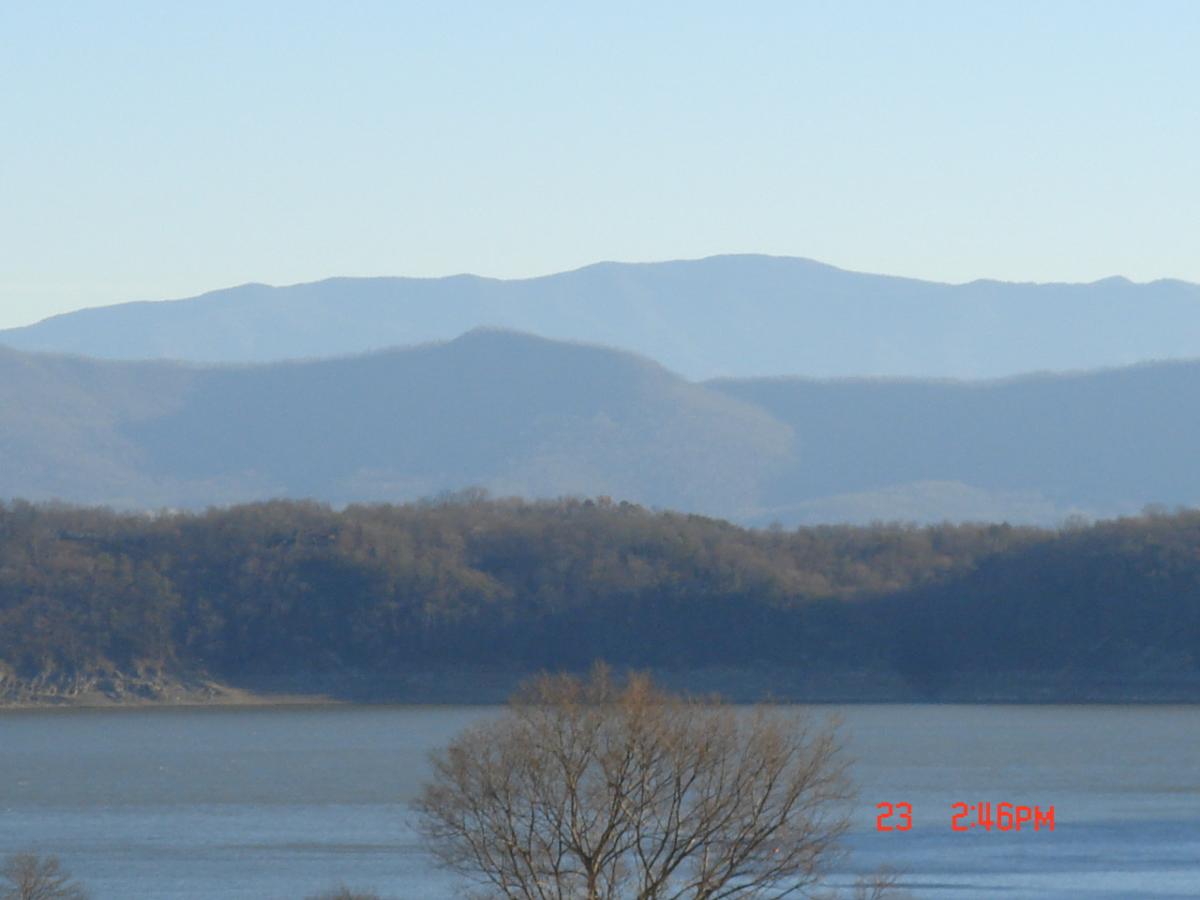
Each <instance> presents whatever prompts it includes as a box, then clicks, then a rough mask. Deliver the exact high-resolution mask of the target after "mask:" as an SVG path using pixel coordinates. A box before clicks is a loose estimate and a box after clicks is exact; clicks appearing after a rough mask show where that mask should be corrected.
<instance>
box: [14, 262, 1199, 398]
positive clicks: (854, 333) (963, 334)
mask: <svg viewBox="0 0 1200 900" xmlns="http://www.w3.org/2000/svg"><path fill="white" fill-rule="evenodd" d="M478 326H496V327H504V328H509V329H514V330H519V331H526V332H530V333H534V334H539V335H542V336H544V337H550V338H554V339H565V340H583V341H588V342H593V343H600V344H606V345H610V346H617V347H622V348H625V349H628V350H630V351H633V352H635V353H638V354H641V355H643V356H647V357H650V358H652V359H655V360H658V361H659V362H661V363H662V364H663V365H665V366H666V367H667V368H669V369H671V370H672V371H675V372H680V373H682V374H684V375H685V376H687V377H689V378H710V377H715V376H731V377H733V376H736V377H746V376H764V375H765V376H770V375H777V374H804V375H811V376H821V377H843V376H860V375H908V376H920V377H940V376H956V377H970V378H979V377H994V376H1002V375H1011V374H1018V373H1023V372H1029V371H1038V370H1064V369H1095V368H1098V367H1102V366H1114V365H1128V364H1132V363H1136V362H1140V361H1143V360H1147V359H1172V358H1190V357H1194V356H1196V355H1198V354H1200V286H1197V285H1194V284H1189V283H1186V282H1182V281H1173V280H1162V281H1155V282H1151V283H1148V284H1135V283H1133V282H1130V281H1128V280H1126V279H1124V278H1108V279H1104V280H1101V281H1097V282H1093V283H1091V284H1017V283H1007V282H998V281H986V280H981V281H973V282H970V283H967V284H961V285H950V284H939V283H936V282H928V281H920V280H916V279H909V278H896V277H890V276H883V275H870V274H864V273H857V272H848V271H844V270H841V269H837V268H835V267H832V266H827V265H824V264H822V263H818V262H814V261H812V260H806V259H797V258H788V257H769V256H751V255H745V256H717V257H709V258H707V259H700V260H684V261H674V262H662V263H598V264H596V265H592V266H587V267H585V268H582V269H578V270H575V271H572V272H564V273H560V274H555V275H548V276H543V277H539V278H529V279H519V280H509V281H503V280H497V279H488V278H481V277H477V276H473V275H458V276H452V277H448V278H427V279H420V278H332V279H328V280H325V281H319V282H314V283H310V284H299V285H292V286H288V287H268V286H266V285H261V284H249V285H243V286H241V287H235V288H229V289H226V290H221V291H214V292H211V293H208V294H204V295H201V296H199V297H193V298H187V299H183V300H174V301H164V302H138V303H127V304H119V305H116V306H109V307H104V308H98V309H87V310H80V311H79V312H75V313H68V314H65V315H61V316H56V317H54V318H51V319H47V320H45V321H43V322H40V323H37V324H34V325H30V326H26V327H24V328H15V329H8V330H6V331H0V344H6V345H8V346H12V347H15V348H17V349H24V350H37V351H58V352H70V353H80V354H84V355H89V356H95V357H102V358H110V359H150V358H170V359H182V360H192V361H204V362H265V361H276V360H281V359H298V358H315V357H328V356H335V355H345V354H350V353H358V352H363V351H368V350H375V349H381V348H384V347H389V346H396V345H413V344H419V343H424V342H428V341H436V340H449V339H452V338H454V337H456V336H458V335H459V334H462V333H463V332H465V331H468V330H470V329H472V328H475V327H478Z"/></svg>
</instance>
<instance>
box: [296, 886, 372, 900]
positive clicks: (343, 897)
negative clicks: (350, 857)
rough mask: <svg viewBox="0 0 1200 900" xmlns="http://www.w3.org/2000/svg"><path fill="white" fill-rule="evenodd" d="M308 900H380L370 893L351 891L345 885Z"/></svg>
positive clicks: (315, 895)
mask: <svg viewBox="0 0 1200 900" xmlns="http://www.w3.org/2000/svg"><path fill="white" fill-rule="evenodd" d="M308 900H381V898H380V896H379V895H378V894H376V893H374V892H372V891H353V890H351V889H350V888H348V887H346V886H345V885H341V886H339V887H336V888H334V889H333V890H331V891H325V892H324V893H322V894H314V895H313V896H311V897H309V898H308Z"/></svg>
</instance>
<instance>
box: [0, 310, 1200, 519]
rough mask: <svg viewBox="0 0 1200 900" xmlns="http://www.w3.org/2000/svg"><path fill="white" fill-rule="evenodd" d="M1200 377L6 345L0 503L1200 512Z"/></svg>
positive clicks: (536, 354)
mask: <svg viewBox="0 0 1200 900" xmlns="http://www.w3.org/2000/svg"><path fill="white" fill-rule="evenodd" d="M1198 391H1200V363H1164V364H1155V365H1142V366H1136V367H1132V368H1126V369H1120V370H1113V371H1106V372H1099V373H1092V374H1081V375H1055V376H1030V377H1024V378H1019V379H1009V380H1003V381H992V382H982V383H959V382H947V381H941V382H937V381H934V382H911V381H882V382H881V381H873V380H850V381H815V380H808V379H749V380H746V379H726V380H720V381H710V382H705V383H693V382H689V381H687V380H685V379H683V378H681V377H680V376H678V375H676V374H673V373H672V372H670V371H669V370H667V369H665V368H663V367H661V366H659V365H658V364H656V363H654V362H651V361H649V360H646V359H642V358H639V357H637V356H635V355H632V354H629V353H626V352H622V351H617V350H611V349H606V348H601V347H596V346H587V345H579V344H573V343H564V342H557V341H550V340H547V339H544V338H537V337H532V336H529V335H523V334H517V333H512V332H501V331H494V330H476V331H473V332H470V333H468V334H466V335H464V336H462V337H460V338H457V339H455V340H453V341H450V342H446V343H440V344H431V345H426V346H421V347H415V348H408V349H398V350H389V351H383V352H378V353H373V354H367V355H360V356H356V357H347V358H340V359H330V360H319V361H310V362H290V363H280V364H272V365H255V366H220V367H213V366H197V365H188V364H178V363H169V362H164V361H144V362H113V361H99V360H89V359H83V358H78V357H69V356H60V355H51V354H30V353H22V352H17V351H14V350H0V463H2V464H0V497H24V498H27V499H31V500H46V499H54V498H59V499H63V500H68V501H72V502H86V503H108V504H114V505H117V506H121V507H142V508H156V507H163V506H172V507H204V506H208V505H212V504H226V503H232V502H236V501H243V500H252V499H261V498H266V497H275V496H290V497H315V498H317V499H320V500H326V501H330V502H334V503H344V502H351V501H400V500H408V499H414V498H419V497H423V496H430V495H433V494H436V493H438V492H441V491H445V490H456V489H461V488H465V487H469V486H476V485H478V486H483V487H486V488H488V489H490V490H491V491H493V492H494V493H497V494H501V495H510V494H512V495H522V496H526V497H547V496H559V495H563V494H575V495H585V496H594V495H610V496H612V497H613V498H615V499H618V500H630V501H635V502H639V503H642V504H646V505H652V506H660V507H670V508H675V509H680V510H684V511H688V512H699V513H705V514H709V515H716V516H722V517H727V518H731V519H734V520H737V521H741V522H749V523H753V524H767V523H769V522H772V521H779V522H781V523H783V524H786V525H792V524H797V523H811V522H820V521H851V522H854V521H870V520H873V519H906V520H916V521H930V520H941V519H944V518H949V519H976V520H989V519H990V520H1008V521H1012V522H1050V523H1056V522H1059V521H1061V520H1062V519H1063V518H1064V517H1066V516H1068V515H1071V514H1073V513H1081V514H1085V515H1110V514H1113V513H1118V512H1126V511H1136V510H1138V509H1140V508H1141V507H1142V506H1144V505H1145V504H1147V503H1151V502H1158V503H1163V504H1167V505H1175V504H1195V503H1197V502H1200V467H1196V466H1195V464H1194V460H1195V450H1196V448H1197V447H1198V446H1200V421H1198V420H1197V419H1196V417H1194V416H1192V415H1190V413H1189V406H1190V399H1191V398H1193V397H1195V396H1197V392H1198Z"/></svg>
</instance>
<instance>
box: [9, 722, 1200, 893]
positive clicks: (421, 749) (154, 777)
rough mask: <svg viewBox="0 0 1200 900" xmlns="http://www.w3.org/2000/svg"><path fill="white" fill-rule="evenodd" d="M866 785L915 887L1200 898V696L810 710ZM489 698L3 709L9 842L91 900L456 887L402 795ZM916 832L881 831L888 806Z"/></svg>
mask: <svg viewBox="0 0 1200 900" xmlns="http://www.w3.org/2000/svg"><path fill="white" fill-rule="evenodd" d="M813 712H814V714H816V715H820V716H824V715H827V714H830V713H837V714H838V715H840V716H841V717H842V719H843V721H844V724H843V728H844V731H845V734H846V736H847V738H848V740H849V745H850V751H851V753H852V755H853V756H854V757H856V760H857V762H856V764H855V769H854V773H855V776H856V779H857V780H858V782H859V784H860V785H861V788H862V793H861V800H860V802H859V803H858V804H857V806H856V808H855V810H856V829H855V832H854V834H853V835H852V837H851V841H850V844H851V846H852V849H853V851H854V853H853V855H852V856H851V857H850V861H849V863H848V864H847V866H846V867H844V870H843V871H842V872H841V873H840V874H839V878H840V879H841V880H843V881H844V880H846V879H847V878H849V877H850V875H851V873H852V872H853V871H866V870H871V869H874V868H876V867H878V866H880V865H888V866H891V867H893V868H897V869H900V870H901V871H902V872H903V873H904V875H903V883H904V884H905V886H906V887H907V888H908V889H909V890H910V891H911V892H912V894H913V896H915V897H928V898H932V900H961V898H969V897H980V896H984V897H991V896H995V897H1004V898H1012V900H1017V898H1062V897H1080V898H1082V897H1093V898H1106V897H1112V898H1117V897H1120V898H1134V897H1155V898H1168V897H1171V898H1184V897H1188V898H1195V897H1198V896H1200V708H1198V707H1123V706H1103V707H1101V706H1088V707H1062V706H899V705H892V706H850V707H817V708H814V710H813ZM495 713H496V710H494V709H478V708H452V709H451V708H427V707H422V708H418V707H323V708H296V707H285V708H268V709H263V708H258V709H243V710H229V709H188V710H113V711H108V710H105V711H58V710H47V711H37V712H6V713H3V714H0V855H6V854H8V853H11V852H15V851H19V850H26V849H34V850H38V851H41V852H47V853H56V854H58V856H59V857H60V858H61V859H62V861H63V862H64V864H65V865H66V866H67V868H69V869H70V870H71V871H72V872H73V873H74V874H75V875H76V876H77V877H78V878H79V879H80V880H81V881H82V882H84V883H85V884H86V885H87V887H88V888H89V889H90V890H91V892H92V894H93V896H94V897H95V898H96V900H150V898H154V900H166V898H172V900H183V898H189V900H191V898H228V900H233V898H238V900H249V898H255V900H270V898H281V900H283V898H286V900H299V898H303V897H305V896H307V895H309V894H312V893H316V892H318V891H319V890H322V889H325V888H329V887H331V886H333V885H334V884H335V883H338V882H344V883H346V884H349V885H351V886H361V887H364V888H367V887H369V888H373V889H375V890H377V891H378V892H379V893H381V894H382V895H384V896H386V897H393V898H404V900H418V898H450V897H457V896H458V895H459V893H460V892H459V891H458V890H457V889H456V886H455V882H453V881H452V880H451V879H449V878H448V877H447V876H445V875H443V874H441V873H439V872H437V871H436V870H435V869H434V868H433V867H432V866H431V864H430V861H429V859H428V858H427V857H426V856H425V855H424V853H423V852H422V850H421V848H420V846H419V844H418V842H417V840H416V838H415V836H414V834H413V831H412V828H411V825H410V817H409V812H408V808H407V804H408V802H409V800H410V799H411V798H412V797H413V796H414V795H415V793H416V792H417V790H418V789H419V787H420V784H421V782H422V780H423V779H424V776H425V773H426V771H427V769H426V762H425V757H426V753H427V752H428V750H430V749H431V748H433V747H436V746H439V745H441V744H444V743H445V742H446V741H447V740H448V739H449V738H450V737H451V736H452V735H453V734H454V733H455V732H457V731H458V730H459V729H461V728H462V727H464V726H465V725H467V724H469V723H471V722H474V721H477V720H478V719H479V718H480V717H482V716H488V715H494V714H495ZM881 801H890V802H907V803H910V804H912V807H913V819H914V827H913V828H912V830H910V831H906V832H891V833H880V832H878V831H876V830H875V816H876V810H875V804H876V803H879V802H881ZM980 801H990V802H991V803H992V804H993V806H994V805H995V804H997V803H999V802H1011V803H1018V804H1027V805H1031V806H1032V805H1035V804H1037V805H1040V806H1042V807H1043V808H1045V807H1046V806H1049V805H1053V806H1054V808H1055V823H1056V827H1055V830H1054V831H1053V832H1050V831H1046V830H1042V831H1040V832H1033V831H1029V830H1027V829H1025V830H1022V831H1021V832H1020V833H1000V832H999V831H997V830H992V831H990V832H987V831H982V830H980V829H976V830H974V831H972V832H970V833H966V834H962V833H956V832H954V831H952V830H951V827H950V814H951V805H952V804H954V803H956V802H964V803H972V804H974V803H977V802H980Z"/></svg>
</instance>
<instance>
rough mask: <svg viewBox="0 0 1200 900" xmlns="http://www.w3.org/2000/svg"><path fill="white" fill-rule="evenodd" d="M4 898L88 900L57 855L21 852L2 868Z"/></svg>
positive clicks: (0, 879) (0, 878)
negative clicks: (64, 868)
mask: <svg viewBox="0 0 1200 900" xmlns="http://www.w3.org/2000/svg"><path fill="white" fill-rule="evenodd" d="M0 900H87V892H86V891H85V890H84V889H83V888H82V887H80V886H79V885H78V884H77V883H76V882H75V881H73V880H72V879H71V876H70V875H68V874H67V873H66V872H65V871H64V870H63V867H62V865H61V864H60V863H59V861H58V857H56V856H45V857H43V856H38V855H37V854H35V853H17V854H15V855H13V856H10V857H8V858H7V859H6V860H5V861H4V865H3V867H0Z"/></svg>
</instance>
